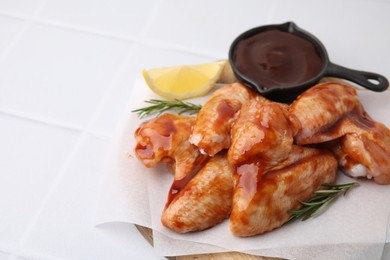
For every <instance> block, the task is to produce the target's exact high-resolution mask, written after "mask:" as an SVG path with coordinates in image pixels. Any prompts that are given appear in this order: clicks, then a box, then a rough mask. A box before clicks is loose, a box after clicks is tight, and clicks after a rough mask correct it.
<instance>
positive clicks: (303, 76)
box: [235, 29, 324, 89]
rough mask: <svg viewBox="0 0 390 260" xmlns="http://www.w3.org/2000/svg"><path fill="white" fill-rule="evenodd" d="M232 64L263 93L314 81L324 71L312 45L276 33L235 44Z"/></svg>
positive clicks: (286, 34) (249, 38) (297, 38)
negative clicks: (262, 89) (272, 89)
mask: <svg viewBox="0 0 390 260" xmlns="http://www.w3.org/2000/svg"><path fill="white" fill-rule="evenodd" d="M235 64H236V67H237V69H238V70H239V71H240V72H241V73H242V74H243V75H245V76H246V77H247V78H249V79H251V80H252V81H253V82H254V83H256V84H257V85H258V86H261V87H262V88H264V89H271V88H283V87H290V86H293V85H298V84H300V83H303V82H306V81H308V80H310V79H312V78H314V77H316V76H317V75H318V74H319V73H320V71H321V70H322V69H323V67H324V65H323V61H322V59H321V57H320V55H319V54H318V52H317V51H316V48H315V46H314V44H313V43H311V42H310V41H308V40H306V39H305V38H303V37H300V36H297V35H295V34H292V33H288V32H284V31H281V30H278V29H271V30H267V31H264V32H261V33H258V34H256V35H253V36H251V37H248V38H246V39H242V40H241V41H240V42H238V44H237V47H236V51H235Z"/></svg>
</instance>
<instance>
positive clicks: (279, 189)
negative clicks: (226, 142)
mask: <svg viewBox="0 0 390 260" xmlns="http://www.w3.org/2000/svg"><path fill="white" fill-rule="evenodd" d="M336 170H337V161H336V159H335V158H334V156H333V155H332V154H331V153H330V152H325V151H321V150H318V149H313V148H307V147H301V146H294V148H293V149H292V153H291V156H290V157H289V158H287V160H285V161H283V162H282V163H281V164H280V165H279V167H278V169H277V170H274V169H272V168H271V169H269V170H268V171H267V172H264V165H263V164H262V163H261V161H259V162H253V163H250V164H242V165H240V166H239V167H237V170H236V173H235V179H234V183H235V188H234V195H233V205H232V213H231V215H230V230H231V231H232V233H233V234H234V235H236V236H254V235H257V234H262V233H264V232H267V231H271V230H272V229H275V228H277V227H280V226H282V225H283V224H284V223H285V222H286V221H287V220H288V218H289V217H290V213H288V211H289V210H292V209H298V208H299V207H300V206H301V205H300V203H299V200H301V201H305V200H308V199H309V198H310V197H311V196H312V195H313V193H314V191H316V190H317V189H318V188H319V187H320V186H321V184H323V183H332V182H334V180H335V176H336Z"/></svg>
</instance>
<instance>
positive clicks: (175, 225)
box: [161, 152, 233, 233]
mask: <svg viewBox="0 0 390 260" xmlns="http://www.w3.org/2000/svg"><path fill="white" fill-rule="evenodd" d="M232 197H233V169H232V168H231V167H230V166H229V164H228V162H227V158H226V153H224V152H222V153H219V154H217V155H216V156H214V157H212V158H211V159H210V160H209V161H208V162H207V163H206V165H205V166H204V167H203V168H202V169H201V170H200V171H199V172H198V174H197V175H196V176H195V177H194V178H193V179H191V180H190V181H189V182H188V184H187V185H185V187H184V188H183V189H181V191H180V192H179V193H178V194H177V196H175V198H174V199H173V200H172V202H171V203H170V204H169V206H168V207H166V208H165V210H164V211H163V214H162V216H161V221H162V223H163V225H164V226H166V227H168V228H170V229H172V230H174V231H176V232H178V233H185V232H189V231H199V230H204V229H207V228H210V227H212V226H214V225H216V224H218V223H220V222H221V221H223V220H224V219H226V218H228V217H229V214H230V211H231V204H232Z"/></svg>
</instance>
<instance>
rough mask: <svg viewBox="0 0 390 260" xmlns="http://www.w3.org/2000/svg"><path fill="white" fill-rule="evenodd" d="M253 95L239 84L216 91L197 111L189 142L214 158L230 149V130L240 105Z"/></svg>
mask: <svg viewBox="0 0 390 260" xmlns="http://www.w3.org/2000/svg"><path fill="white" fill-rule="evenodd" d="M254 95H255V94H254V93H253V92H252V91H251V90H249V89H248V88H247V87H245V86H244V85H242V84H240V83H233V84H231V85H226V86H224V87H221V88H220V89H218V90H216V91H215V92H214V93H213V94H212V95H211V96H210V98H209V99H208V100H207V101H206V103H205V104H204V105H203V107H202V109H201V110H200V111H199V114H198V117H197V120H196V123H195V125H194V128H193V130H192V133H191V136H190V139H189V140H190V142H191V143H192V144H194V145H196V146H198V147H199V148H200V149H201V151H202V152H204V153H206V154H208V155H210V156H214V155H215V154H217V153H218V152H219V151H221V150H223V149H227V148H229V147H230V141H231V140H230V128H231V125H232V123H233V121H234V117H235V115H236V113H237V112H238V111H239V109H240V108H241V106H242V104H244V103H245V102H246V101H248V100H249V99H250V98H251V97H254Z"/></svg>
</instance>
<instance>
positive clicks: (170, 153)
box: [134, 114, 208, 180]
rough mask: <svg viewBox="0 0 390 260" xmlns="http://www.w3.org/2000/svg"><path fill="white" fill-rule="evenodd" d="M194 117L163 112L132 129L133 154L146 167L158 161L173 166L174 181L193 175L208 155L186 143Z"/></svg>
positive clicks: (154, 164)
mask: <svg viewBox="0 0 390 260" xmlns="http://www.w3.org/2000/svg"><path fill="white" fill-rule="evenodd" d="M194 123H195V117H188V116H180V115H174V114H164V115H162V116H160V117H158V118H154V119H151V120H149V121H146V122H144V123H143V124H141V126H140V127H139V128H138V129H137V130H136V132H135V134H134V136H135V139H136V142H137V144H136V147H135V154H136V156H137V157H138V159H139V160H140V161H141V162H142V163H143V164H144V165H145V166H146V167H149V168H150V167H154V166H156V164H158V163H160V162H162V163H167V164H168V166H169V167H171V168H172V169H174V173H175V180H181V179H184V178H186V176H189V175H192V174H194V172H196V171H197V170H199V168H200V167H201V165H203V164H204V163H205V162H206V161H207V159H208V156H206V155H202V154H201V153H200V152H199V149H198V148H197V147H196V146H194V145H193V144H191V143H190V142H188V137H189V136H190V133H191V128H192V126H193V124H194Z"/></svg>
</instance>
